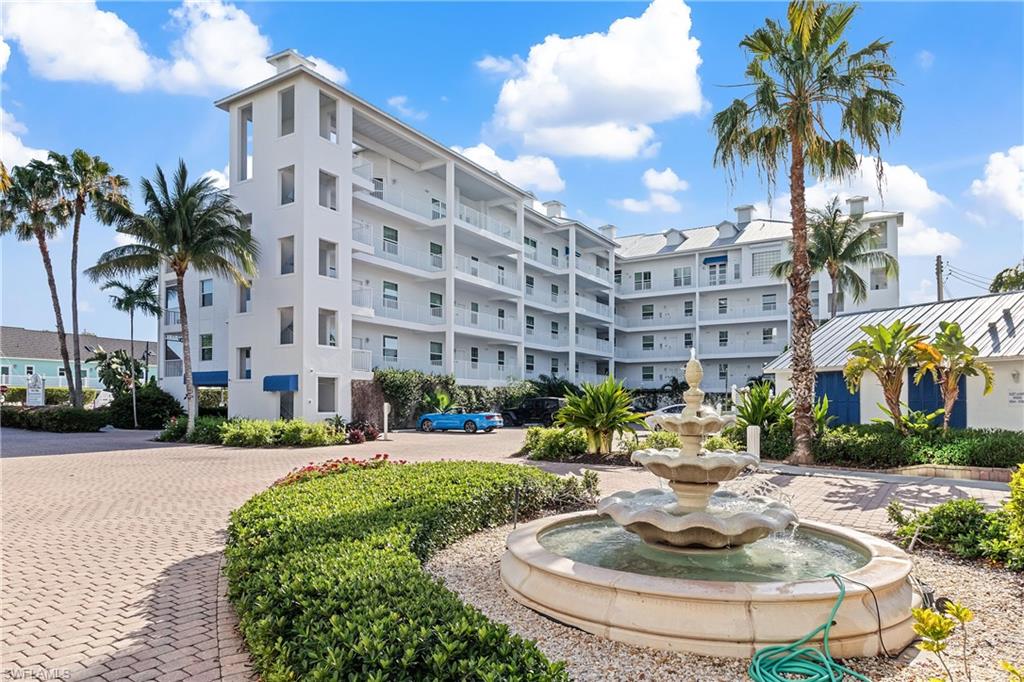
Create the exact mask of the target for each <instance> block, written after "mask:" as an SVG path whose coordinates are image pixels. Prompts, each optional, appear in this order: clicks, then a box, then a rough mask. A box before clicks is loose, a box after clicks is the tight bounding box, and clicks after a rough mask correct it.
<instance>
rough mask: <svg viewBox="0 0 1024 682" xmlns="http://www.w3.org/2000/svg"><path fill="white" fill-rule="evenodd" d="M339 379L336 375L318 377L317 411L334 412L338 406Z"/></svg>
mask: <svg viewBox="0 0 1024 682" xmlns="http://www.w3.org/2000/svg"><path fill="white" fill-rule="evenodd" d="M337 386H338V380H337V379H335V378H334V377H317V378H316V410H317V412H334V411H335V410H336V409H338V408H337V396H338V390H337Z"/></svg>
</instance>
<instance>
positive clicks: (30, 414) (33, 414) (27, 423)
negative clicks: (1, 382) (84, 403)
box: [0, 405, 110, 433]
mask: <svg viewBox="0 0 1024 682" xmlns="http://www.w3.org/2000/svg"><path fill="white" fill-rule="evenodd" d="M0 415H2V416H0V424H2V425H3V426H8V427H11V428H15V429H28V430H30V431H50V432H52V433H84V432H89V431H99V430H100V429H102V428H103V427H104V426H107V425H108V424H109V423H110V412H109V410H107V409H106V408H102V409H98V410H86V409H81V408H74V407H69V406H53V407H15V406H11V405H5V406H4V407H3V408H0Z"/></svg>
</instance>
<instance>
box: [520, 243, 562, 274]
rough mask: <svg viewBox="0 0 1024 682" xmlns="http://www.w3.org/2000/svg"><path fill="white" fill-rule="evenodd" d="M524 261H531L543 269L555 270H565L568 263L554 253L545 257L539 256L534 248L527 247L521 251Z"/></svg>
mask: <svg viewBox="0 0 1024 682" xmlns="http://www.w3.org/2000/svg"><path fill="white" fill-rule="evenodd" d="M523 253H524V255H525V256H526V260H528V261H533V262H534V263H538V264H540V265H543V266H545V267H549V268H555V269H556V270H565V269H566V268H567V267H569V261H568V259H567V258H564V257H562V256H559V255H557V254H554V253H548V254H546V255H543V256H542V255H540V254H539V253H537V247H536V246H527V247H525V249H524V250H523Z"/></svg>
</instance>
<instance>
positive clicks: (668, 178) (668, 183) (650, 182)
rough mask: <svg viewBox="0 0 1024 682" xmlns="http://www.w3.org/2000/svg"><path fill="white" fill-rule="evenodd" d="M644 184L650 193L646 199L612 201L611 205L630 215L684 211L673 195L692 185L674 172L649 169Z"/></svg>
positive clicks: (645, 173)
mask: <svg viewBox="0 0 1024 682" xmlns="http://www.w3.org/2000/svg"><path fill="white" fill-rule="evenodd" d="M643 183H644V187H646V188H647V190H648V192H649V194H648V196H647V198H646V199H631V198H626V199H612V200H611V201H609V203H610V204H611V205H612V206H617V207H619V208H621V209H622V210H624V211H629V212H630V213H650V212H651V211H661V212H662V213H679V212H680V211H681V210H683V207H682V205H681V204H680V203H679V200H678V199H676V198H675V197H674V196H672V194H673V193H674V192H682V191H684V190H686V189H688V188H689V186H690V183H688V182H686V180H683V179H681V178H680V177H679V176H678V175H676V173H675V171H674V170H672V169H671V168H666V169H665V170H663V171H657V170H654V169H653V168H648V169H647V170H645V171H644V175H643Z"/></svg>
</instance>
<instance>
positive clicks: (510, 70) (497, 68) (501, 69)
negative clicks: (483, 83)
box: [476, 55, 523, 76]
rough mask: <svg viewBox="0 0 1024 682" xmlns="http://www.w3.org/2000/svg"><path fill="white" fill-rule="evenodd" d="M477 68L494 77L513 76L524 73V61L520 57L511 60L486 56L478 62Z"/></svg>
mask: <svg viewBox="0 0 1024 682" xmlns="http://www.w3.org/2000/svg"><path fill="white" fill-rule="evenodd" d="M476 68H478V69H480V70H481V71H483V72H484V73H488V74H492V75H497V76H511V75H513V74H519V73H522V71H523V60H522V58H520V57H519V55H513V56H512V57H511V58H509V57H495V56H493V55H485V56H484V57H482V58H481V59H478V60H477V61H476Z"/></svg>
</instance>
